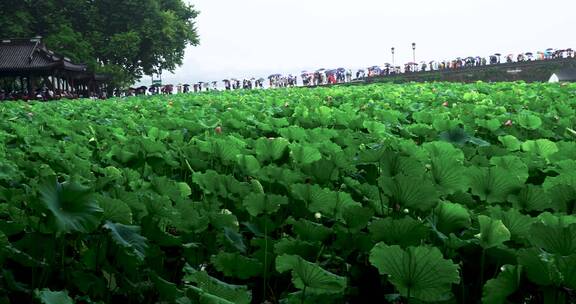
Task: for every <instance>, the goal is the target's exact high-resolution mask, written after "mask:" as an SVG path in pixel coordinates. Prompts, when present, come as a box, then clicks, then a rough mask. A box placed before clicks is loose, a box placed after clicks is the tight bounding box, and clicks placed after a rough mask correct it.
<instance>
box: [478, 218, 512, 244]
mask: <svg viewBox="0 0 576 304" xmlns="http://www.w3.org/2000/svg"><path fill="white" fill-rule="evenodd" d="M478 222H479V224H480V233H479V234H478V235H476V237H478V238H479V239H480V246H482V248H484V249H487V248H491V247H495V246H498V245H501V244H502V243H504V242H506V241H508V240H510V236H511V234H510V231H509V230H508V228H506V226H504V223H502V221H501V220H495V219H491V218H489V217H487V216H485V215H479V216H478Z"/></svg>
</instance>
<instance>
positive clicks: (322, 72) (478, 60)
mask: <svg viewBox="0 0 576 304" xmlns="http://www.w3.org/2000/svg"><path fill="white" fill-rule="evenodd" d="M561 58H576V52H575V51H574V50H573V49H571V48H568V49H556V50H555V49H551V48H550V49H546V50H544V51H539V52H536V53H532V52H525V53H520V54H508V55H506V56H503V55H502V54H499V53H496V54H493V55H490V56H488V57H480V56H469V57H458V58H455V59H453V60H444V61H429V62H425V61H421V62H419V63H416V62H408V63H405V64H404V65H403V67H402V66H396V65H392V64H389V63H385V64H384V65H382V66H371V67H368V68H366V69H358V70H356V71H355V73H353V71H352V70H351V69H345V68H337V69H324V68H322V69H318V70H316V71H312V72H309V71H302V72H301V74H300V78H301V81H300V82H299V81H298V77H297V76H295V75H292V74H290V75H287V76H285V75H282V74H273V75H270V76H268V79H267V80H268V81H266V79H265V78H246V79H235V78H232V79H224V80H222V84H223V87H219V85H218V84H219V82H218V81H210V82H197V83H194V84H192V85H189V84H178V85H176V86H174V85H171V84H168V85H163V86H162V85H152V86H150V87H146V86H141V87H138V88H129V89H128V90H115V91H114V92H113V93H114V95H115V96H118V97H121V96H136V95H156V94H174V93H177V94H180V93H192V92H194V93H198V92H206V91H217V90H240V89H243V90H252V89H264V88H265V86H266V87H268V88H286V87H295V86H320V85H331V84H338V83H348V82H352V81H361V80H363V79H365V78H370V77H382V76H393V75H398V74H403V73H416V72H429V71H443V70H455V69H462V68H469V67H479V66H487V65H497V64H509V63H518V62H525V61H533V60H552V59H561ZM63 98H66V99H75V98H92V99H105V98H107V96H106V92H104V91H103V92H101V93H89V92H84V91H74V92H69V91H60V90H52V89H50V88H48V87H46V86H43V87H42V88H39V89H36V90H35V92H34V93H33V94H29V93H28V91H27V90H1V89H0V101H3V100H31V99H33V100H42V101H48V100H58V99H63Z"/></svg>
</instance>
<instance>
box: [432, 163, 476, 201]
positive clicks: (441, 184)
mask: <svg viewBox="0 0 576 304" xmlns="http://www.w3.org/2000/svg"><path fill="white" fill-rule="evenodd" d="M431 173H432V180H433V181H434V183H435V184H436V185H437V186H438V189H439V190H440V192H442V193H443V194H452V193H455V192H459V191H465V190H466V187H467V186H468V180H467V177H466V172H465V169H464V166H463V165H462V164H461V163H459V162H457V161H454V160H452V159H450V158H447V157H439V158H434V159H432V168H431Z"/></svg>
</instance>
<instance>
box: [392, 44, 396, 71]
mask: <svg viewBox="0 0 576 304" xmlns="http://www.w3.org/2000/svg"><path fill="white" fill-rule="evenodd" d="M392 66H393V67H394V66H395V65H394V48H392Z"/></svg>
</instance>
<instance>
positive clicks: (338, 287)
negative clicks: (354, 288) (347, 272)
mask: <svg viewBox="0 0 576 304" xmlns="http://www.w3.org/2000/svg"><path fill="white" fill-rule="evenodd" d="M276 270H277V271H278V272H280V273H284V272H287V271H290V272H291V274H292V283H293V284H294V286H295V287H296V288H298V289H301V290H302V289H304V288H306V290H307V291H309V292H312V293H318V294H323V293H328V294H330V293H341V292H343V291H344V290H345V289H346V278H345V277H341V276H338V275H336V274H333V273H331V272H329V271H327V270H324V269H322V267H320V266H318V265H317V264H314V263H310V262H308V261H306V260H304V259H303V258H301V257H299V256H297V255H288V254H283V255H280V256H278V257H276Z"/></svg>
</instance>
